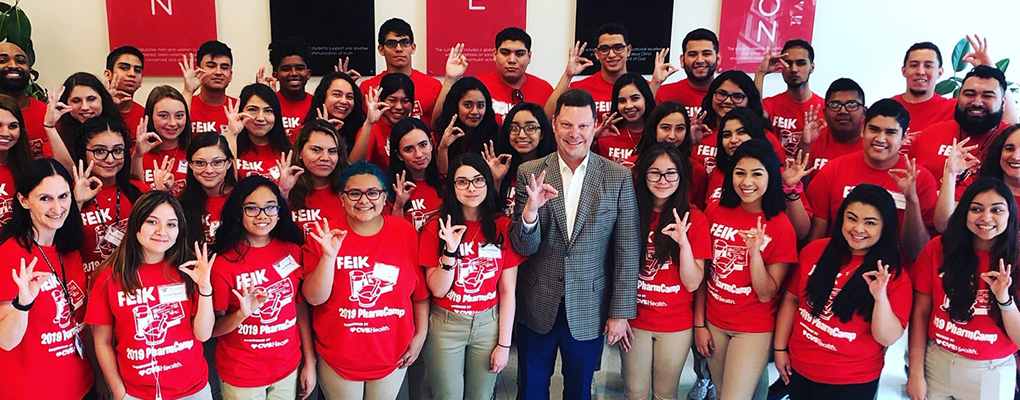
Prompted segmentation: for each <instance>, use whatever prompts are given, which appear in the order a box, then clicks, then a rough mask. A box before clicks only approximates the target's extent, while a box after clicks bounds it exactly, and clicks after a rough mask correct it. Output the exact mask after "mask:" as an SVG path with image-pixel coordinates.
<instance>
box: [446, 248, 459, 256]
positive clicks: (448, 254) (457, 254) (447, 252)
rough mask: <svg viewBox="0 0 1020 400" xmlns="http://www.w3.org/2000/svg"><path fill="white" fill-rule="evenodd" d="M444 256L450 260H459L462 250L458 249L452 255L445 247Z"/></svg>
mask: <svg viewBox="0 0 1020 400" xmlns="http://www.w3.org/2000/svg"><path fill="white" fill-rule="evenodd" d="M443 255H444V256H447V257H450V258H457V257H460V250H459V249H458V250H457V251H454V252H452V253H451V252H449V251H446V247H443Z"/></svg>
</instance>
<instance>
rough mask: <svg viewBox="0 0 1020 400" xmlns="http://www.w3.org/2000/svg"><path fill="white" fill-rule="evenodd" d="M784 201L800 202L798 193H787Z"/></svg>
mask: <svg viewBox="0 0 1020 400" xmlns="http://www.w3.org/2000/svg"><path fill="white" fill-rule="evenodd" d="M786 200H787V201H797V200H800V193H797V192H791V193H787V194H786Z"/></svg>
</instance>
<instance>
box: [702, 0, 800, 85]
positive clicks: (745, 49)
mask: <svg viewBox="0 0 1020 400" xmlns="http://www.w3.org/2000/svg"><path fill="white" fill-rule="evenodd" d="M815 1H816V0H722V13H721V14H720V16H719V52H720V53H721V55H722V60H720V61H719V66H720V68H721V69H722V70H729V69H739V70H742V71H745V72H754V70H755V68H757V67H758V65H759V64H761V59H762V56H764V54H765V52H767V51H768V49H769V47H775V48H776V51H778V50H779V49H781V48H782V47H783V43H785V42H786V41H787V40H790V39H804V40H807V41H808V42H810V41H811V34H812V32H813V31H814V25H815Z"/></svg>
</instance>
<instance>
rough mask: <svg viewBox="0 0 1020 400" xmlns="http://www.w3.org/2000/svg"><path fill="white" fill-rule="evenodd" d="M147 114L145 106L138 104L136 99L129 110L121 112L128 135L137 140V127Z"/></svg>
mask: <svg viewBox="0 0 1020 400" xmlns="http://www.w3.org/2000/svg"><path fill="white" fill-rule="evenodd" d="M144 116H145V107H144V106H142V105H141V104H138V102H136V101H132V102H131V109H130V110H128V112H122V113H120V117H121V118H123V119H124V127H125V128H127V133H128V137H129V138H131V140H135V134H136V133H137V131H136V129H137V128H138V123H139V122H141V121H142V117H144Z"/></svg>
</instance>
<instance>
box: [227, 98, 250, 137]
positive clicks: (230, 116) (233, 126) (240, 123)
mask: <svg viewBox="0 0 1020 400" xmlns="http://www.w3.org/2000/svg"><path fill="white" fill-rule="evenodd" d="M240 110H241V101H240V100H236V101H235V100H231V99H227V104H224V105H223V112H224V113H226V114H227V134H228V135H233V136H236V135H238V134H239V133H241V131H242V130H244V123H245V122H248V121H249V120H251V119H252V116H251V115H248V113H243V112H241V111H240Z"/></svg>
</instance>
